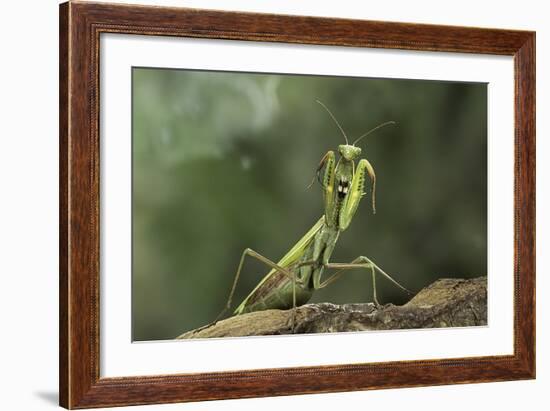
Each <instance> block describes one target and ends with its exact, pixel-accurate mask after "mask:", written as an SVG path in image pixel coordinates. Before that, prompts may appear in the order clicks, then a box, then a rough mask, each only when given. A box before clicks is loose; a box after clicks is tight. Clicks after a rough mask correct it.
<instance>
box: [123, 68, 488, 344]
mask: <svg viewBox="0 0 550 411" xmlns="http://www.w3.org/2000/svg"><path fill="white" fill-rule="evenodd" d="M132 129H133V131H132V164H133V166H132V227H133V231H132V330H133V340H134V341H154V340H168V339H174V338H182V339H187V338H211V337H217V338H220V337H243V336H257V335H281V334H304V333H306V334H309V333H324V332H346V331H368V330H391V329H415V328H439V327H464V326H479V325H486V324H487V283H486V273H487V84H485V83H466V82H448V81H427V80H411V79H379V78H354V77H338V76H315V75H292V74H263V73H244V72H242V73H241V72H214V71H197V70H181V69H166V68H150V67H134V68H133V69H132Z"/></svg>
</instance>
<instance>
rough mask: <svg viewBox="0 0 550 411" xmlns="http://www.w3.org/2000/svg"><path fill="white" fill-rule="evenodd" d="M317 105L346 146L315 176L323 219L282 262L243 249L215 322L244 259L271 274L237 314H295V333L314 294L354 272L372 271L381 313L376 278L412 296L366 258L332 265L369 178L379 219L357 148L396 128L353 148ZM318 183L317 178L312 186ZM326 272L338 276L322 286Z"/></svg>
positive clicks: (366, 169)
mask: <svg viewBox="0 0 550 411" xmlns="http://www.w3.org/2000/svg"><path fill="white" fill-rule="evenodd" d="M316 101H317V103H319V104H320V105H321V106H322V107H323V108H324V109H325V110H326V111H327V112H328V114H329V115H330V117H331V118H332V120H333V121H334V122H335V123H336V125H337V126H338V128H339V130H340V132H341V133H342V134H343V136H344V139H345V142H346V143H345V144H341V145H339V146H338V154H339V159H338V161H337V160H336V155H335V153H334V151H332V150H330V151H328V152H327V153H326V154H325V155H324V156H323V157H322V158H321V161H320V163H319V165H318V167H317V170H316V178H317V180H318V181H319V183H320V184H321V187H322V190H323V201H324V214H323V215H322V216H321V218H319V220H318V221H317V222H316V223H315V224H314V225H313V227H311V229H310V230H309V231H308V232H307V233H306V234H305V235H304V236H303V237H302V238H300V239H299V240H298V242H296V244H294V246H293V247H292V248H291V249H290V250H289V251H288V252H287V253H286V254H285V255H284V256H283V257H282V258H281V259H280V260H279V261H278V262H274V261H272V260H270V259H269V258H267V257H264V256H263V255H261V254H260V253H258V252H256V251H254V250H253V249H251V248H247V249H245V250H244V251H243V253H242V255H241V259H240V262H239V265H238V268H237V272H236V274H235V277H234V280H233V285H232V287H231V291H230V293H229V297H228V300H227V303H226V305H225V308H224V309H223V310H222V312H221V313H220V315H219V316H218V318H217V319H216V321H218V320H219V319H220V318H222V317H223V315H224V314H225V313H226V312H227V311H228V310H229V309H230V308H231V304H232V300H233V295H234V293H235V289H236V287H237V283H238V281H239V277H240V275H241V271H242V269H243V266H244V262H245V259H246V257H252V258H255V259H257V260H259V261H260V262H262V263H264V264H265V265H267V266H268V267H269V268H270V269H271V270H270V271H269V272H268V273H267V275H266V276H265V277H264V278H263V279H262V280H261V281H260V282H259V283H258V285H257V286H256V287H255V288H254V289H253V290H252V291H251V292H250V294H249V295H248V296H247V297H246V298H245V299H244V300H243V301H242V302H241V303H240V304H239V305H238V306H237V308H236V309H235V310H234V312H233V314H234V315H241V314H244V313H248V312H252V311H260V310H267V309H283V310H286V309H290V308H292V309H293V316H292V329H294V321H295V320H294V317H295V311H296V307H298V306H301V305H304V304H306V303H307V302H308V301H309V300H310V299H311V297H312V295H313V293H314V292H315V291H316V290H319V289H321V288H324V287H326V286H328V285H329V284H331V283H333V282H334V281H336V280H337V279H338V278H339V277H340V276H341V275H342V274H344V273H345V272H346V271H348V270H351V269H363V270H369V271H370V273H371V275H372V287H373V300H374V304H375V305H376V306H377V307H379V306H380V303H379V302H378V297H377V295H376V273H377V272H378V273H379V274H381V275H382V276H383V277H385V278H387V279H388V280H390V281H391V282H392V283H393V284H394V285H396V286H397V287H398V288H400V289H401V290H403V291H405V292H407V293H411V292H410V291H409V290H407V289H406V288H405V287H403V286H402V285H401V284H399V283H398V282H397V281H396V280H394V279H393V278H392V277H391V276H390V275H389V274H387V273H386V272H384V271H383V270H382V269H381V268H380V267H379V266H378V265H376V264H375V263H374V262H373V261H372V260H371V259H370V258H368V257H365V256H359V257H357V258H355V259H354V260H353V261H351V262H349V263H336V262H331V261H330V258H331V255H332V252H333V251H334V248H335V246H336V243H337V241H338V238H339V237H340V234H341V233H342V232H343V231H345V230H346V229H347V228H348V227H349V226H350V224H351V221H352V219H353V217H354V215H355V213H356V211H357V208H358V206H359V203H360V201H361V198H362V197H363V196H365V195H366V194H367V193H366V192H365V183H366V178H367V176H368V177H369V178H370V181H371V201H372V210H373V213H376V197H375V192H376V175H375V172H374V168H373V167H372V165H371V164H370V163H369V161H368V160H367V159H366V158H362V159H359V157H360V155H361V148H360V147H357V146H356V145H355V144H357V143H358V142H359V141H360V140H361V139H363V138H364V137H366V136H367V135H369V134H370V133H372V132H374V131H375V130H377V129H379V128H381V127H384V126H386V125H388V124H395V122H393V121H388V122H386V123H383V124H381V125H379V126H377V127H375V128H373V129H372V130H370V131H368V132H367V133H365V134H363V135H362V136H360V137H359V138H357V139H356V140H355V141H354V142H353V143H352V144H349V142H348V138H347V135H346V133H345V132H344V129H343V128H342V127H341V126H340V123H338V121H337V120H336V118H335V117H334V115H333V114H332V112H331V111H330V110H329V109H328V108H327V106H325V104H323V103H322V102H321V101H319V100H316ZM358 159H359V160H358ZM356 160H358V163H357V167H355V161H356ZM314 181H315V177H314V180H313V181H312V183H311V184H310V186H311V185H312V184H313V182H314ZM325 270H336V271H335V272H333V273H332V275H331V276H330V277H328V278H327V279H325V280H322V276H323V273H324V272H325ZM367 272H368V271H367ZM216 321H215V322H216Z"/></svg>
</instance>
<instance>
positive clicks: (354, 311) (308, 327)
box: [177, 277, 487, 339]
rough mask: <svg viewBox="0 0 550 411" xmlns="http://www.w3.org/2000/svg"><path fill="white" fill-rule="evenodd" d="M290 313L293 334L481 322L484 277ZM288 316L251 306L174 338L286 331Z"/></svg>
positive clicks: (288, 329)
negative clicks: (399, 299) (387, 300)
mask: <svg viewBox="0 0 550 411" xmlns="http://www.w3.org/2000/svg"><path fill="white" fill-rule="evenodd" d="M295 319H296V324H295V328H294V333H295V334H305V333H323V332H342V331H365V330H395V329H411V328H439V327H469V326H476V325H486V324H487V277H479V278H475V279H471V280H463V279H440V280H437V281H436V282H434V283H433V284H431V285H429V286H428V287H426V288H424V289H423V290H421V291H420V292H419V293H418V294H416V296H414V297H413V298H412V299H411V300H410V301H409V302H407V303H406V304H404V305H401V306H395V305H393V304H386V305H384V306H382V307H380V308H379V309H377V308H376V307H375V305H374V304H372V303H366V304H343V305H335V304H331V303H318V304H307V305H304V306H301V307H298V308H297V309H296V318H295ZM291 320H292V310H265V311H256V312H252V313H248V314H243V315H238V316H234V317H230V318H228V319H226V320H222V321H218V322H217V323H215V324H213V325H210V326H205V327H201V328H197V329H195V330H192V331H188V332H186V333H184V334H182V335H180V336H179V337H177V338H178V339H188V338H212V337H243V336H251V335H280V334H291V333H292V330H291Z"/></svg>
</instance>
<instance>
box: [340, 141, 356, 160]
mask: <svg viewBox="0 0 550 411" xmlns="http://www.w3.org/2000/svg"><path fill="white" fill-rule="evenodd" d="M338 152H339V153H340V155H341V156H342V157H344V159H346V160H347V161H353V160H355V159H356V158H357V157H359V156H360V155H361V148H360V147H356V146H352V145H349V144H340V145H339V146H338Z"/></svg>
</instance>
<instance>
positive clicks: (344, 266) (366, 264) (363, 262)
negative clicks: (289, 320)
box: [316, 256, 412, 306]
mask: <svg viewBox="0 0 550 411" xmlns="http://www.w3.org/2000/svg"><path fill="white" fill-rule="evenodd" d="M325 268H329V269H330V268H332V269H337V270H338V271H336V272H335V273H333V274H332V275H331V276H330V277H329V278H327V279H326V280H325V281H323V282H321V283H320V284H318V285H317V287H316V288H324V287H326V286H327V285H329V284H331V283H333V282H334V281H336V280H337V279H338V278H340V277H341V276H342V274H344V273H345V272H346V271H348V270H352V269H356V268H370V269H371V273H372V294H373V300H374V303H375V304H376V305H377V306H379V305H380V303H379V302H378V297H377V294H376V273H375V271H378V272H379V273H380V274H382V275H383V276H384V277H386V278H387V279H388V280H390V281H391V282H392V283H393V284H395V285H396V286H397V287H399V288H400V289H401V290H403V291H405V292H406V293H408V294H412V292H411V291H409V290H408V289H406V288H405V287H403V286H402V285H401V284H399V283H398V282H397V281H396V280H394V279H393V278H392V277H391V276H390V275H389V274H388V273H386V272H385V271H384V270H382V269H381V268H380V267H378V266H377V265H376V264H375V263H374V262H373V261H372V260H371V259H370V258H368V257H365V256H359V257H357V258H356V259H355V260H353V261H352V262H351V263H328V264H326V265H325Z"/></svg>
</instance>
